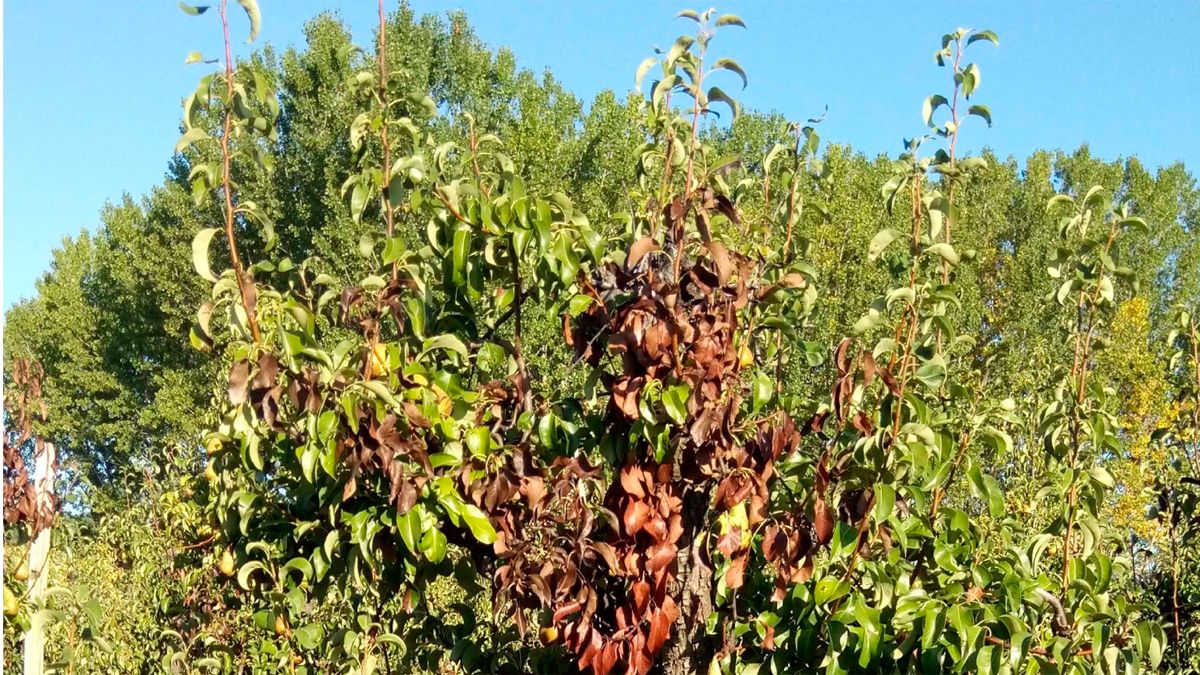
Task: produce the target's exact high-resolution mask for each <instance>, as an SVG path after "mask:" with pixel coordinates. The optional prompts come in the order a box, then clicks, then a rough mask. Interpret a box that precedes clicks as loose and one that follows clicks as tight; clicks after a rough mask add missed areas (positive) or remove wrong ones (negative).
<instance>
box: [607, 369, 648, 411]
mask: <svg viewBox="0 0 1200 675" xmlns="http://www.w3.org/2000/svg"><path fill="white" fill-rule="evenodd" d="M641 390H642V378H641V377H629V376H624V377H619V378H617V381H616V382H614V383H613V386H612V400H613V404H615V405H616V406H617V409H618V410H620V411H621V412H622V413H624V414H625V416H626V417H628V418H629V419H631V420H636V419H637V418H638V393H639V392H641Z"/></svg>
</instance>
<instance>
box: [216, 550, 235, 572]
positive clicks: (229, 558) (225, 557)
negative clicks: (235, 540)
mask: <svg viewBox="0 0 1200 675" xmlns="http://www.w3.org/2000/svg"><path fill="white" fill-rule="evenodd" d="M217 569H219V570H221V574H224V575H225V576H227V577H231V576H233V573H234V572H235V571H236V570H235V569H234V564H233V552H231V551H230V550H229V549H225V551H224V552H222V553H221V562H220V563H219V564H218V565H217Z"/></svg>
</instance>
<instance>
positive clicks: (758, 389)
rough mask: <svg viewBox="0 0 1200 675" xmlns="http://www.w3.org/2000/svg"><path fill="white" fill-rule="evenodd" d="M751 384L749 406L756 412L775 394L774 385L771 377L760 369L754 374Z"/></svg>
mask: <svg viewBox="0 0 1200 675" xmlns="http://www.w3.org/2000/svg"><path fill="white" fill-rule="evenodd" d="M753 384H754V389H753V392H752V393H753V398H752V402H751V406H750V407H751V410H753V411H754V412H758V411H759V410H760V409H761V408H762V407H763V406H764V405H766V404H767V402H769V401H770V400H771V397H772V396H774V395H775V387H774V385H772V383H771V378H769V377H767V375H766V373H763V372H761V371H760V372H758V373H755V374H754V383H753Z"/></svg>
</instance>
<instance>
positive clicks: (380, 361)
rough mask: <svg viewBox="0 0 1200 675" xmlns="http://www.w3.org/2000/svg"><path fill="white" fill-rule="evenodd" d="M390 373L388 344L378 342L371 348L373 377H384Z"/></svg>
mask: <svg viewBox="0 0 1200 675" xmlns="http://www.w3.org/2000/svg"><path fill="white" fill-rule="evenodd" d="M387 373H388V354H387V345H385V344H382V343H381V344H377V345H375V346H374V347H372V348H371V377H383V376H384V375H387Z"/></svg>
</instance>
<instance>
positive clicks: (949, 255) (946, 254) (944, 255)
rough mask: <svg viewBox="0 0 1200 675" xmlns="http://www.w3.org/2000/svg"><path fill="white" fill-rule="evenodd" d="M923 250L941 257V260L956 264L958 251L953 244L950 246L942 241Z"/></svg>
mask: <svg viewBox="0 0 1200 675" xmlns="http://www.w3.org/2000/svg"><path fill="white" fill-rule="evenodd" d="M925 250H926V251H927V252H929V253H930V254H932V255H936V256H937V257H939V258H941V259H942V260H945V261H946V262H948V263H950V264H951V265H957V264H958V252H957V251H955V250H954V247H953V246H951V245H950V244H947V243H946V242H944V241H942V242H938V243H936V244H934V245H933V246H930V247H929V248H927V249H925Z"/></svg>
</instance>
